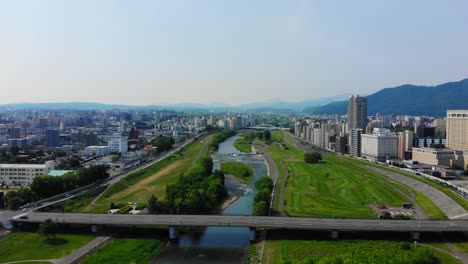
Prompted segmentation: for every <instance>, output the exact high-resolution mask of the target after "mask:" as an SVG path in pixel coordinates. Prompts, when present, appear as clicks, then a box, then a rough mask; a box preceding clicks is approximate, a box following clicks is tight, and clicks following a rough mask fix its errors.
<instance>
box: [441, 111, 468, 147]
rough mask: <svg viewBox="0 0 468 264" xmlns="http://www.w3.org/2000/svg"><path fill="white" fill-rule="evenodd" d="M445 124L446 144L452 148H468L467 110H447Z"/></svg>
mask: <svg viewBox="0 0 468 264" xmlns="http://www.w3.org/2000/svg"><path fill="white" fill-rule="evenodd" d="M446 126H447V140H446V146H447V147H448V148H450V149H453V150H459V151H465V150H468V110H448V111H447V122H446Z"/></svg>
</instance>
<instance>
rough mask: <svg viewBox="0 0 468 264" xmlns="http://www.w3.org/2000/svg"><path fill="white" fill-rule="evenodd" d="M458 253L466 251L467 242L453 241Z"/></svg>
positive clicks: (467, 250)
mask: <svg viewBox="0 0 468 264" xmlns="http://www.w3.org/2000/svg"><path fill="white" fill-rule="evenodd" d="M453 245H454V246H455V247H456V248H457V250H458V251H459V252H460V253H468V242H459V243H453Z"/></svg>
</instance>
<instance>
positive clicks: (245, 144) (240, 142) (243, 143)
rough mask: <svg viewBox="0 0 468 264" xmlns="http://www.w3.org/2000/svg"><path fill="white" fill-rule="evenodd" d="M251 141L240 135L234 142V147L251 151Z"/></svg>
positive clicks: (241, 150)
mask: <svg viewBox="0 0 468 264" xmlns="http://www.w3.org/2000/svg"><path fill="white" fill-rule="evenodd" d="M251 144H252V143H251V142H250V141H248V140H247V139H246V138H244V137H240V138H238V139H237V140H236V142H234V147H235V148H236V149H237V150H239V151H240V152H244V153H250V152H252V147H251Z"/></svg>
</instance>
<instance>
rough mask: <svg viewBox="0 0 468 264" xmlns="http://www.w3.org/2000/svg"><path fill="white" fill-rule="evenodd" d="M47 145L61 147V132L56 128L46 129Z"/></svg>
mask: <svg viewBox="0 0 468 264" xmlns="http://www.w3.org/2000/svg"><path fill="white" fill-rule="evenodd" d="M46 146H47V147H48V148H55V147H60V133H59V131H58V130H56V129H48V130H47V131H46Z"/></svg>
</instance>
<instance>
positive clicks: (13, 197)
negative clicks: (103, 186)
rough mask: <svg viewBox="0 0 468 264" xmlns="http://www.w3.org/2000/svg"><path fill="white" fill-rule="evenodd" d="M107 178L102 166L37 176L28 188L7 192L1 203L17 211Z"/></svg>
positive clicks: (107, 175)
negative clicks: (63, 173)
mask: <svg viewBox="0 0 468 264" xmlns="http://www.w3.org/2000/svg"><path fill="white" fill-rule="evenodd" d="M108 177H109V174H108V173H107V171H106V168H105V167H104V166H92V167H90V168H79V169H78V170H77V171H76V172H75V173H67V174H65V175H63V176H60V177H54V176H50V175H43V176H38V177H36V178H34V180H33V182H32V184H31V185H30V186H29V188H21V189H18V190H15V191H10V192H8V193H7V194H6V195H5V197H4V199H3V202H4V205H6V206H7V207H8V208H9V209H11V210H17V209H18V208H19V207H20V206H22V205H25V204H28V203H31V202H34V201H37V200H40V199H45V198H49V197H52V196H54V195H57V194H60V193H64V192H68V191H71V190H74V189H76V188H79V187H83V186H86V185H88V184H91V183H93V182H96V181H100V180H104V179H107V178H108Z"/></svg>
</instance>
